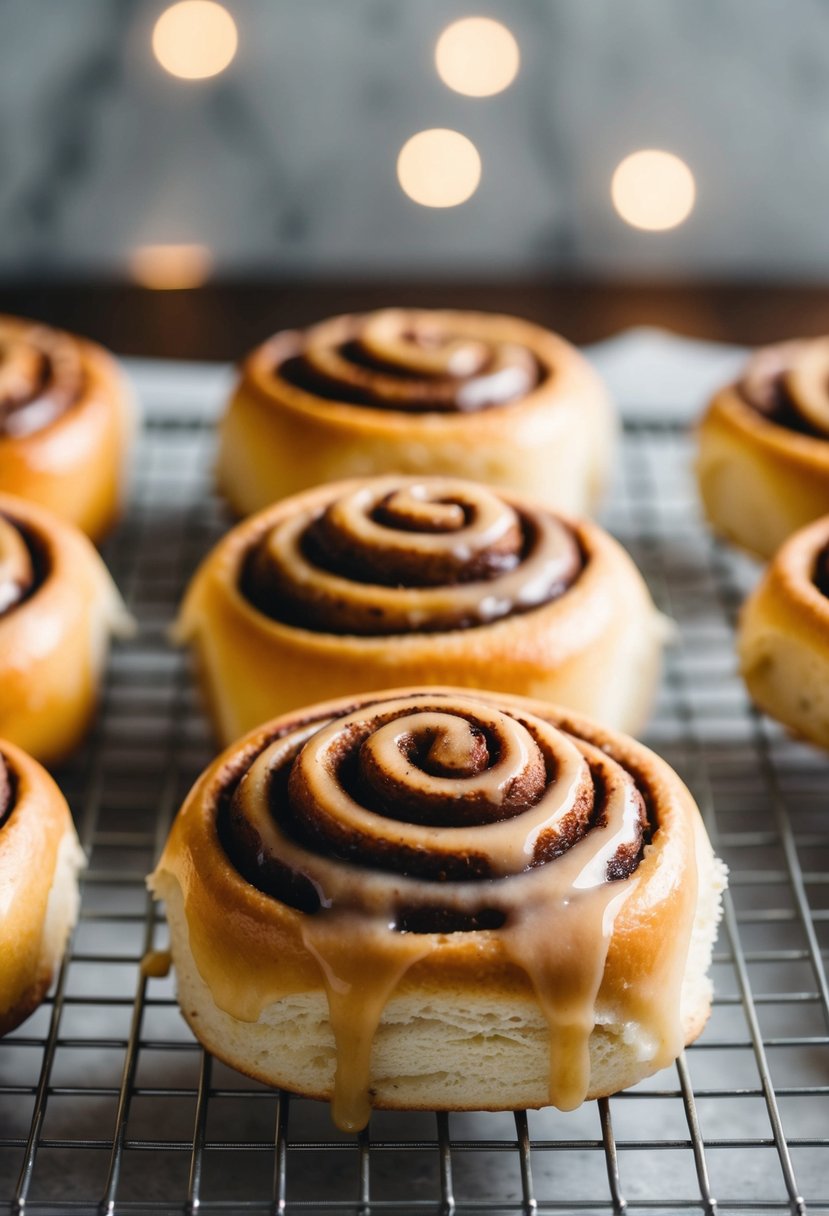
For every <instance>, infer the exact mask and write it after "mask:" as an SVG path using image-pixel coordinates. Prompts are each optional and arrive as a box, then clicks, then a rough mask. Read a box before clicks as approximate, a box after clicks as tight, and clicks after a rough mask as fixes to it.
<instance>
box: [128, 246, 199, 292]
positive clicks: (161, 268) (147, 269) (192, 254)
mask: <svg viewBox="0 0 829 1216" xmlns="http://www.w3.org/2000/svg"><path fill="white" fill-rule="evenodd" d="M212 266H213V259H212V257H211V255H210V250H209V249H208V248H207V246H206V245H137V246H136V247H135V249H133V250H132V252H131V253H130V256H129V267H130V273H131V274H132V277H133V279H134V280H135V282H136V283H138V284H140V286H141V287H151V288H153V290H155V291H180V290H182V289H184V288H187V287H200V286H201V285H202V283H205V282H206V281H207V279H208V278H209V277H210V271H211V269H212Z"/></svg>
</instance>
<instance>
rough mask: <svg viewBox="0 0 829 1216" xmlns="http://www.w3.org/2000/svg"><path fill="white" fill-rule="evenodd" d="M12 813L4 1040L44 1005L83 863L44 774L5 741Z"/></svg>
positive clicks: (0, 998) (1, 845) (2, 979)
mask: <svg viewBox="0 0 829 1216" xmlns="http://www.w3.org/2000/svg"><path fill="white" fill-rule="evenodd" d="M0 753H2V756H3V758H4V759H5V761H6V765H7V767H8V769H9V772H10V775H11V779H12V809H11V811H10V812H9V814H8V816H7V817H6V819H5V820H4V821H3V822H2V823H0V890H2V892H3V906H2V912H0V952H1V953H2V959H3V965H2V967H0V1035H1V1034H6V1033H7V1032H8V1031H9V1030H13V1029H14V1027H15V1026H18V1025H19V1024H20V1023H21V1022H22V1021H23V1020H24V1019H25V1018H27V1017H28V1016H29V1014H30V1013H32V1012H33V1011H34V1009H36V1008H37V1006H38V1005H39V1004H40V1002H41V1001H42V1000H43V997H44V996H45V994H46V992H47V991H48V988H49V985H50V984H51V982H52V976H53V973H54V970H55V968H56V967H57V965H58V963H59V962H60V959H61V956H62V955H63V951H64V948H65V946H66V940H67V938H68V936H69V933H70V932H71V930H72V927H73V925H74V924H75V920H76V918H77V911H78V883H77V874H78V871H79V869H80V868H81V866H82V865H83V853H82V852H81V847H80V845H79V844H78V838H77V836H76V834H75V828H74V826H73V823H72V817H71V815H70V814H69V808H68V807H67V805H66V801H65V800H64V798H63V795H62V794H61V792H60V790H59V789H58V787H57V786H56V785H55V783H54V781H53V780H52V778H51V777H50V776H49V774H48V773H47V772H45V770H44V769H42V768H41V767H40V765H39V764H37V763H36V762H35V761H34V760H33V759H32V758H31V757H30V756H27V755H26V754H25V752H23V751H21V749H20V748H18V747H15V746H14V745H13V744H11V743H8V742H6V741H2V742H0Z"/></svg>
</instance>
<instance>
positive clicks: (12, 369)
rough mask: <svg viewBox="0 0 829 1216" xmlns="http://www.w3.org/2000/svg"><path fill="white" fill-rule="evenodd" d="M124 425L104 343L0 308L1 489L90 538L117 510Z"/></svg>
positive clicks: (123, 396)
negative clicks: (46, 509)
mask: <svg viewBox="0 0 829 1216" xmlns="http://www.w3.org/2000/svg"><path fill="white" fill-rule="evenodd" d="M132 430H133V409H132V404H131V399H130V394H129V391H128V389H127V385H126V383H125V382H124V380H123V379H122V377H121V374H120V372H119V371H118V367H117V365H116V363H115V361H114V359H113V358H112V357H111V355H109V354H108V353H107V352H106V351H105V350H104V349H103V347H100V346H97V345H96V344H95V343H93V342H89V341H87V340H86V339H84V338H78V337H75V336H74V335H73V334H68V333H64V332H63V331H61V330H56V329H50V328H49V327H48V326H46V325H41V324H39V323H38V322H35V321H25V320H22V319H21V318H18V317H6V316H0V492H3V493H7V494H17V495H19V496H20V497H21V498H27V499H30V500H31V501H32V502H36V503H40V504H41V505H42V506H45V507H49V508H50V509H51V510H52V511H54V512H55V513H56V514H57V515H60V516H61V517H62V518H63V519H66V520H69V522H70V523H73V524H76V525H77V526H78V527H79V528H81V529H82V531H84V532H86V533H87V534H88V535H89V536H91V537H92V538H93V539H94V540H97V539H99V538H100V537H101V536H102V535H103V534H104V533H105V532H106V531H107V530H108V529H109V528H110V527H111V526H112V524H113V523H114V522H115V520H116V518H117V516H118V513H119V508H120V501H121V487H122V482H123V480H124V466H125V463H126V458H127V448H128V445H129V440H130V438H131V434H132Z"/></svg>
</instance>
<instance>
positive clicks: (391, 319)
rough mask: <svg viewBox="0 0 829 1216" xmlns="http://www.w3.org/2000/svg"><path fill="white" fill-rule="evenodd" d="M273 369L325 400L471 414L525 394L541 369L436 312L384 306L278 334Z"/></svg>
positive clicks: (515, 350)
mask: <svg viewBox="0 0 829 1216" xmlns="http://www.w3.org/2000/svg"><path fill="white" fill-rule="evenodd" d="M272 353H273V357H274V374H275V375H278V376H280V377H281V378H282V379H283V380H286V381H288V382H289V383H291V384H293V385H295V386H296V387H298V388H301V389H304V390H305V391H307V392H310V393H313V394H314V395H315V396H317V397H322V398H324V399H326V400H330V401H337V402H342V403H347V404H351V405H362V406H368V407H369V408H372V409H388V410H401V411H405V412H408V413H454V412H462V413H471V412H474V411H477V410H483V409H487V408H489V407H491V406H496V405H506V404H508V403H509V402H511V401H516V400H518V399H519V398H521V397H524V396H526V394H527V393H529V392H531V391H532V390H533V389H534V388H535V387H536V386H537V385H538V384H539V383H540V382H541V380H542V378H543V373H542V370H541V368H540V366H539V363H538V361H537V359H536V357H535V355H534V354H533V353H532V352H531V351H530V350H529V349H527V347H525V346H521V345H519V344H517V343H515V342H507V341H499V340H497V339H493V338H490V337H484V336H483V335H481V336H478V335H470V334H467V333H460V332H453V331H452V329H451V328H448V327H447V322H446V320H445V318H444V317H443V316H441V314H432V313H430V312H428V311H425V310H402V309H387V310H384V311H382V312H377V313H372V314H369V315H368V316H355V317H349V318H346V319H345V321H338V322H337V323H336V324H331V323H327V324H326V323H324V324H322V325H318V326H314V327H313V328H311V329H309V330H306V331H305V332H287V333H283V334H280V335H278V337H277V339H276V340H275V341H274V343H273V345H272Z"/></svg>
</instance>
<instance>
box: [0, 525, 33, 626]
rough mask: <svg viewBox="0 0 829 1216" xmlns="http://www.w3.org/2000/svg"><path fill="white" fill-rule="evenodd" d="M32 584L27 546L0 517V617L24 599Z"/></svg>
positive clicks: (30, 561)
mask: <svg viewBox="0 0 829 1216" xmlns="http://www.w3.org/2000/svg"><path fill="white" fill-rule="evenodd" d="M34 583H35V569H34V562H33V561H32V555H31V552H30V550H29V546H28V545H27V543H26V541H25V539H24V537H23V535H22V534H21V532H20V531H19V529H18V528H17V527H16V526H15V524H13V523H12V522H11V520H9V519H5V518H4V517H3V516H2V515H0V617H2V616H3V615H4V614H5V613H7V612H8V611H9V610H10V609H12V608H14V606H15V605H16V604H19V603H20V602H21V600H23V599H25V597H26V596H27V595H28V594H29V592H30V591H31V590H32V588H33V586H34Z"/></svg>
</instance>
